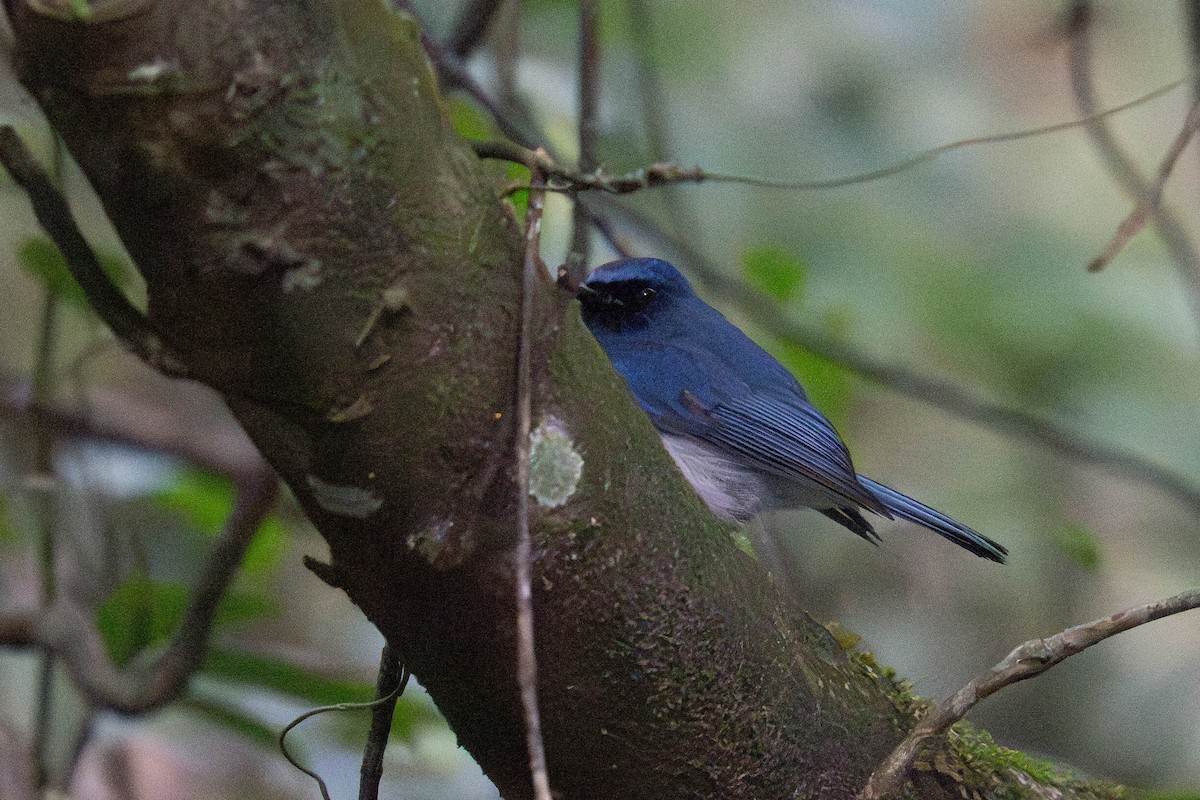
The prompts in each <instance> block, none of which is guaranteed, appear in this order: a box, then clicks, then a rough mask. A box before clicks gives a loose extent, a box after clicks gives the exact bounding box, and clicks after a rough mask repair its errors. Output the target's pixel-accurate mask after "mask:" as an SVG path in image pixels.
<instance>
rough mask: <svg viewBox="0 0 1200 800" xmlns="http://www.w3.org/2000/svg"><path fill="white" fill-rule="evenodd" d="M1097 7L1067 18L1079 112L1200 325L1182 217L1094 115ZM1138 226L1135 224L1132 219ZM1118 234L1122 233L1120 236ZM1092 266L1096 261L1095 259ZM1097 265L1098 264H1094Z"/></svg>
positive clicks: (1197, 285) (1194, 261) (1086, 3)
mask: <svg viewBox="0 0 1200 800" xmlns="http://www.w3.org/2000/svg"><path fill="white" fill-rule="evenodd" d="M1094 16H1095V10H1094V6H1093V4H1092V3H1091V2H1090V0H1075V2H1073V3H1072V5H1071V7H1070V9H1069V12H1068V17H1067V33H1068V38H1069V42H1070V53H1069V59H1070V68H1071V85H1072V88H1073V89H1074V92H1075V100H1076V103H1077V104H1078V105H1079V110H1080V111H1081V112H1082V113H1083V114H1084V121H1085V123H1086V126H1085V130H1086V131H1087V133H1088V136H1089V137H1090V138H1091V140H1092V144H1093V146H1094V147H1095V148H1096V152H1097V153H1099V155H1100V158H1101V159H1102V160H1103V162H1104V165H1105V166H1106V167H1107V168H1108V171H1109V173H1110V174H1111V175H1112V177H1113V180H1115V181H1116V182H1117V184H1118V185H1119V186H1121V188H1122V189H1124V190H1125V191H1126V192H1127V193H1128V194H1129V195H1130V196H1131V197H1132V198H1134V200H1135V201H1137V203H1138V205H1139V206H1144V207H1145V209H1146V213H1147V214H1148V216H1149V217H1150V220H1151V221H1152V222H1153V224H1154V227H1155V230H1157V231H1158V235H1159V238H1161V239H1162V243H1163V246H1164V247H1165V248H1166V250H1167V254H1168V255H1169V256H1170V258H1171V261H1172V262H1173V263H1174V265H1175V270H1176V272H1178V273H1179V277H1180V279H1181V280H1182V281H1183V284H1184V286H1185V287H1187V294H1188V300H1189V301H1190V303H1191V306H1192V315H1193V317H1194V318H1195V320H1196V323H1197V324H1200V252H1197V250H1196V247H1195V246H1194V245H1193V243H1192V241H1191V239H1190V238H1189V237H1188V235H1187V232H1186V228H1185V227H1184V225H1183V223H1182V221H1181V220H1180V219H1179V217H1178V215H1177V214H1175V213H1174V212H1173V211H1172V210H1171V209H1170V208H1167V207H1163V206H1161V205H1158V204H1157V203H1156V202H1155V199H1154V198H1155V191H1154V188H1153V186H1152V185H1151V183H1150V182H1149V181H1148V180H1147V179H1146V177H1145V176H1144V175H1143V174H1142V171H1141V169H1139V168H1138V166H1137V164H1135V163H1134V162H1133V159H1132V158H1130V156H1129V154H1128V153H1127V152H1125V149H1124V148H1123V147H1121V145H1120V143H1119V142H1117V139H1116V136H1114V135H1113V132H1112V129H1111V128H1109V126H1108V125H1107V124H1106V121H1105V118H1104V117H1103V116H1102V115H1099V114H1096V113H1094V112H1095V110H1096V108H1097V106H1098V105H1099V103H1098V102H1097V99H1096V87H1095V84H1094V82H1093V79H1092V44H1091V35H1090V34H1091V27H1092V26H1091V21H1092V19H1093V17H1094ZM1131 224H1136V223H1131ZM1118 235H1120V234H1118ZM1092 263H1093V265H1094V264H1095V261H1093V262H1092ZM1093 268H1094V267H1093Z"/></svg>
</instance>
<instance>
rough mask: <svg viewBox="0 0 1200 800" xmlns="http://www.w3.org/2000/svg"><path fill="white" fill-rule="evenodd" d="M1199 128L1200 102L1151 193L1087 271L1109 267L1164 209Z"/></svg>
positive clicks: (1194, 104) (1173, 142) (1194, 103)
mask: <svg viewBox="0 0 1200 800" xmlns="http://www.w3.org/2000/svg"><path fill="white" fill-rule="evenodd" d="M1198 126H1200V99H1198V100H1193V101H1192V107H1191V109H1190V110H1189V111H1188V115H1187V118H1186V119H1185V120H1184V121H1183V127H1182V128H1181V129H1180V130H1179V133H1177V134H1176V135H1175V138H1174V139H1172V140H1171V146H1170V147H1169V148H1168V149H1167V154H1166V155H1165V156H1163V160H1162V163H1160V164H1159V167H1158V174H1157V175H1156V176H1155V179H1154V183H1153V184H1152V185H1151V186H1150V190H1149V194H1147V196H1146V197H1144V198H1142V199H1141V200H1140V201H1139V202H1138V204H1137V205H1136V206H1134V207H1133V210H1132V211H1130V212H1129V216H1127V217H1125V219H1124V220H1122V221H1121V224H1120V225H1118V226H1117V231H1116V233H1115V234H1114V235H1113V238H1112V241H1110V242H1109V244H1108V247H1106V248H1104V252H1103V253H1101V254H1100V255H1099V256H1097V257H1096V258H1094V259H1092V261H1091V262H1090V263H1089V264H1088V266H1087V269H1088V272H1099V271H1100V270H1102V269H1104V267H1106V266H1108V264H1109V263H1110V262H1111V261H1112V260H1113V259H1114V258H1116V257H1117V255H1118V254H1119V253H1120V252H1121V251H1122V250H1123V249H1124V248H1125V246H1126V245H1127V244H1129V241H1130V240H1131V239H1132V238H1133V237H1134V236H1136V235H1137V234H1138V233H1139V232H1140V231H1141V230H1142V228H1144V227H1145V226H1146V222H1147V221H1149V220H1150V219H1151V218H1152V217H1153V216H1154V215H1155V214H1158V213H1160V211H1161V210H1162V196H1163V190H1164V189H1165V188H1166V185H1167V179H1168V178H1170V177H1171V173H1172V172H1173V171H1174V170H1175V165H1176V163H1178V161H1179V156H1180V155H1181V154H1182V153H1183V151H1184V149H1185V148H1186V147H1187V146H1188V143H1189V142H1191V140H1192V137H1193V136H1195V134H1196V128H1197V127H1198Z"/></svg>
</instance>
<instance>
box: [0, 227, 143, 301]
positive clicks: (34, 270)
mask: <svg viewBox="0 0 1200 800" xmlns="http://www.w3.org/2000/svg"><path fill="white" fill-rule="evenodd" d="M17 260H18V261H19V262H20V263H21V268H22V269H24V270H25V271H26V272H27V273H29V274H30V275H32V276H33V277H35V278H37V279H38V280H40V281H41V282H42V283H44V284H46V287H47V288H48V289H49V290H50V291H51V292H53V293H54V294H55V295H57V296H58V297H61V298H62V299H63V300H64V301H65V302H67V303H69V304H70V305H72V306H74V307H75V308H77V309H80V310H84V311H87V310H90V309H91V306H90V305H89V304H88V301H87V296H86V295H85V294H84V293H83V289H82V288H81V287H80V285H79V284H78V283H76V282H75V278H73V277H71V271H70V269H68V268H67V262H66V259H64V258H63V257H62V253H60V252H59V251H58V247H57V246H56V245H55V244H54V242H52V241H50V240H49V239H48V238H46V237H45V236H37V237H33V238H30V239H26V240H25V241H24V242H23V243H22V244H21V246H20V247H19V248H18V249H17ZM97 260H98V261H99V262H100V268H101V269H102V270H104V274H105V275H107V276H108V279H109V280H111V281H112V282H113V283H114V284H115V285H117V286H123V285H124V284H125V283H126V281H127V278H128V271H127V269H126V266H125V262H124V261H123V260H122V259H121V258H118V257H117V256H113V255H106V254H102V253H101V254H97Z"/></svg>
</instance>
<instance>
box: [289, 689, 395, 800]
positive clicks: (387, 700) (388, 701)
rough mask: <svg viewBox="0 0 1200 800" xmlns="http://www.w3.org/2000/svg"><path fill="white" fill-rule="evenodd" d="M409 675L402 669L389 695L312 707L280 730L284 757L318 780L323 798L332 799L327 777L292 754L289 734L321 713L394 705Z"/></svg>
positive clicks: (372, 708) (318, 786) (324, 799)
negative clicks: (326, 781) (289, 745)
mask: <svg viewBox="0 0 1200 800" xmlns="http://www.w3.org/2000/svg"><path fill="white" fill-rule="evenodd" d="M409 677H410V676H409V672H408V670H407V669H402V670H401V673H400V678H399V680H398V681H397V682H396V685H395V688H393V689H392V690H391V691H390V692H389V693H388V694H387V695H385V696H383V697H377V698H375V699H374V700H370V701H368V702H366V703H333V704H332V705H327V706H318V707H317V708H310V709H309V710H308V711H305V712H304V713H303V714H301V715H299V716H298V717H296V718H295V719H293V720H292V721H291V722H289V723H288V724H287V725H284V726H283V730H281V731H280V732H279V738H278V739H277V740H276V743H277V744H278V745H279V752H280V753H281V754H282V755H283V757H284V758H285V759H287V762H288V763H289V764H291V765H292V766H293V767H295V768H296V769H298V770H300V771H301V772H303V773H304V774H305V775H307V776H308V777H310V778H312V779H313V780H314V781H316V782H317V788H318V789H319V790H320V792H321V798H322V800H330V797H329V787H328V786H327V785H326V784H325V779H324V778H322V777H321V776H320V775H319V774H318V773H317V772H316V771H314V770H311V769H309V768H308V767H306V766H304V765H303V764H301V763H300V762H299V761H297V760H296V757H295V756H293V755H292V751H291V750H290V749H289V748H288V746H287V736H288V734H289V733H291V732H292V729H293V728H295V727H296V726H298V725H299V724H300V723H302V722H304V721H305V720H306V719H309V718H311V717H315V716H318V715H320V714H325V713H328V712H330V711H362V710H374V709H375V708H377V707H379V706H381V705H391V706H392V707H394V706H395V703H396V698H397V697H399V696H400V695H401V694H403V693H404V687H405V686H407V685H408V679H409Z"/></svg>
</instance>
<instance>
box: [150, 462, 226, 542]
mask: <svg viewBox="0 0 1200 800" xmlns="http://www.w3.org/2000/svg"><path fill="white" fill-rule="evenodd" d="M155 500H156V501H157V502H158V504H159V505H160V506H162V507H163V508H166V509H169V510H171V511H177V512H179V513H180V514H182V515H183V516H184V517H185V518H186V519H187V521H188V522H190V523H191V524H192V525H194V526H196V528H198V529H200V530H201V531H203V532H205V533H207V534H211V535H214V536H215V535H216V534H217V533H219V532H220V530H221V527H222V526H223V525H224V524H225V520H226V519H228V518H229V514H230V513H231V512H232V511H233V482H232V481H230V480H229V479H228V478H224V477H221V476H218V475H213V474H210V473H207V472H198V471H194V470H185V471H183V472H180V473H179V474H178V475H177V476H176V477H175V479H174V480H173V481H172V485H171V487H170V488H168V489H165V490H163V491H161V492H158V493H157V494H156V495H155Z"/></svg>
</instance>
